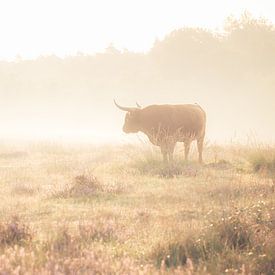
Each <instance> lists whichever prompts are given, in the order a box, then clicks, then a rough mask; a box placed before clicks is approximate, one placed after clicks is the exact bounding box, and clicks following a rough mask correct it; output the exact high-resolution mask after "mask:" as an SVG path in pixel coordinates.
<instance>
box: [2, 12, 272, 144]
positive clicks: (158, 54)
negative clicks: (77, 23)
mask: <svg viewBox="0 0 275 275" xmlns="http://www.w3.org/2000/svg"><path fill="white" fill-rule="evenodd" d="M0 97H1V101H0V125H1V127H0V135H1V138H9V137H12V138H60V137H62V138H63V137H64V138H72V139H86V140H90V141H119V140H127V138H128V137H126V135H125V134H123V133H122V125H123V122H124V115H125V114H124V113H123V112H121V111H120V110H118V109H117V108H116V107H115V106H114V104H113V99H114V98H115V99H116V100H117V102H118V103H119V104H121V105H127V106H135V102H136V101H137V102H138V103H139V104H140V105H142V106H147V105H151V104H166V103H170V104H184V103H195V102H196V103H198V104H200V105H201V106H202V107H203V108H204V109H205V111H206V113H207V139H208V140H210V141H211V142H230V141H231V140H233V141H239V140H241V141H242V142H246V141H247V140H248V139H251V138H253V139H254V138H256V139H259V140H260V141H266V142H274V130H275V123H274V118H275V27H274V25H272V23H270V22H269V21H266V20H264V19H255V18H253V17H252V16H250V15H249V14H244V15H243V16H242V17H241V18H240V19H236V18H233V17H230V18H228V19H227V20H226V23H225V25H224V29H223V31H221V32H214V31H210V30H207V29H202V28H187V27H185V28H179V29H175V30H174V31H172V32H171V33H169V34H168V35H166V36H165V37H164V39H160V40H156V41H155V43H154V44H153V46H152V48H151V49H150V50H149V51H148V52H144V53H138V52H131V51H128V50H121V49H120V50H118V49H117V48H116V47H115V46H113V45H112V44H110V45H109V47H107V48H106V49H105V51H104V52H101V53H97V54H93V55H88V54H85V53H82V52H79V53H78V54H77V55H73V56H67V57H64V58H61V57H58V56H55V55H47V56H40V57H38V58H36V59H32V60H25V59H22V58H21V57H20V56H17V58H16V60H14V61H0Z"/></svg>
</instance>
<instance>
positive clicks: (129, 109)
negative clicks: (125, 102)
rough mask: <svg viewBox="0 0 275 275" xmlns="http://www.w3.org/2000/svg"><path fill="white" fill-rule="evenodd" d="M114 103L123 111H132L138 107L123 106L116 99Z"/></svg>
mask: <svg viewBox="0 0 275 275" xmlns="http://www.w3.org/2000/svg"><path fill="white" fill-rule="evenodd" d="M114 103H115V105H116V106H117V108H119V109H120V110H122V111H126V112H132V111H134V110H136V109H137V108H130V107H122V106H120V105H118V104H117V103H116V101H115V100H114Z"/></svg>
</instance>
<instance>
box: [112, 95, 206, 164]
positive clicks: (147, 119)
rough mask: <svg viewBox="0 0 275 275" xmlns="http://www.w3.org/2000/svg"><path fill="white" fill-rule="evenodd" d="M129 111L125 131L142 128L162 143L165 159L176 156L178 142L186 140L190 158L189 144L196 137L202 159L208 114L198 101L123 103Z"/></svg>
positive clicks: (171, 158) (135, 130)
mask: <svg viewBox="0 0 275 275" xmlns="http://www.w3.org/2000/svg"><path fill="white" fill-rule="evenodd" d="M114 103H115V105H116V106H117V107H118V108H119V109H121V110H123V111H126V112H127V114H126V116H125V122H124V126H123V131H124V132H125V133H137V132H139V131H140V132H143V133H144V134H145V135H147V136H148V138H149V140H150V141H151V142H152V143H153V144H154V145H157V146H160V149H161V152H162V155H163V160H164V161H165V162H167V161H172V160H173V152H174V148H175V145H176V143H177V142H184V148H185V150H184V152H185V160H186V161H187V159H188V153H189V149H190V144H191V142H192V141H193V140H197V146H198V151H199V162H200V163H202V150H203V140H204V135H205V124H206V114H205V112H204V110H203V109H202V108H201V107H200V106H199V105H198V104H183V105H168V104H167V105H150V106H147V107H145V108H143V109H142V108H141V107H140V106H139V105H138V104H137V106H138V107H137V108H135V107H134V108H129V107H122V106H120V105H118V104H117V103H116V102H115V100H114Z"/></svg>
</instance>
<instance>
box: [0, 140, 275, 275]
mask: <svg viewBox="0 0 275 275" xmlns="http://www.w3.org/2000/svg"><path fill="white" fill-rule="evenodd" d="M204 155H205V164H204V165H203V166H200V165H199V164H198V163H197V162H196V158H197V155H196V151H195V152H192V155H191V160H190V162H189V163H184V162H183V148H181V147H180V146H179V147H178V148H177V152H176V156H175V158H176V160H175V163H174V164H173V165H170V166H164V165H163V164H162V162H161V155H160V153H159V152H158V150H157V149H154V148H152V147H151V146H149V145H147V144H141V145H121V146H119V145H117V146H112V145H106V146H94V145H83V144H82V145H81V144H79V145H77V144H74V145H64V144H63V145H61V144H56V143H32V144H23V145H18V144H17V145H9V144H2V145H0V179H1V182H0V184H1V189H0V214H1V215H0V217H1V220H0V274H63V273H66V274H76V273H77V274H78V273H79V274H156V273H161V274H168V273H175V274H239V273H241V274H274V273H275V192H274V182H273V181H272V179H273V180H274V170H275V157H274V156H275V154H274V149H273V148H269V149H268V150H264V149H261V148H258V149H251V148H249V147H244V146H237V145H236V146H235V145H231V146H227V147H220V146H214V145H212V146H208V147H207V148H206V149H205V154H204ZM266 163H268V165H267V164H266ZM273 168H274V170H273Z"/></svg>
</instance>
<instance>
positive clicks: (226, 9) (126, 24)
mask: <svg viewBox="0 0 275 275" xmlns="http://www.w3.org/2000/svg"><path fill="white" fill-rule="evenodd" d="M245 10H247V11H249V12H250V13H251V14H253V15H254V16H256V17H258V16H263V17H266V18H268V19H269V20H270V21H272V22H274V23H275V1H274V0H238V1H237V0H227V1H225V0H201V1H198V0H193V1H190V0H187V1H185V0H169V1H168V0H167V1H161V0H150V1H149V0H138V1H137V0H135V1H134V0H116V1H114V0H43V1H42V0H24V1H22V0H9V1H7V0H0V34H1V43H0V59H13V58H14V57H15V56H16V55H18V54H19V55H21V56H22V57H23V58H35V57H37V56H39V55H45V54H46V55H47V54H56V55H59V56H64V55H69V54H75V53H77V52H78V51H81V52H84V53H94V52H98V51H102V50H104V49H105V48H106V47H107V46H108V45H109V44H110V43H113V44H114V46H115V47H117V48H119V49H124V48H127V49H128V50H131V51H146V50H148V49H150V47H151V46H152V44H153V42H154V41H155V39H156V38H160V39H161V38H162V37H163V36H164V35H166V34H167V33H169V32H170V31H172V30H173V29H176V28H180V27H184V26H200V27H205V28H211V29H214V30H215V29H221V28H222V26H223V23H224V20H225V18H226V17H228V16H229V15H234V16H236V17H239V16H240V14H242V13H243V12H244V11H245Z"/></svg>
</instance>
